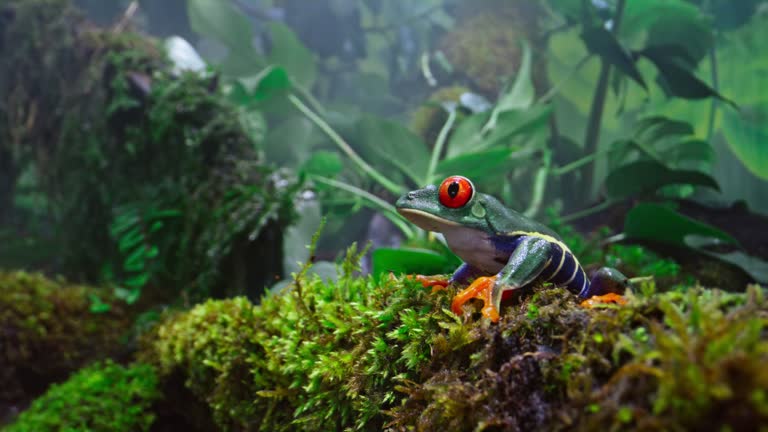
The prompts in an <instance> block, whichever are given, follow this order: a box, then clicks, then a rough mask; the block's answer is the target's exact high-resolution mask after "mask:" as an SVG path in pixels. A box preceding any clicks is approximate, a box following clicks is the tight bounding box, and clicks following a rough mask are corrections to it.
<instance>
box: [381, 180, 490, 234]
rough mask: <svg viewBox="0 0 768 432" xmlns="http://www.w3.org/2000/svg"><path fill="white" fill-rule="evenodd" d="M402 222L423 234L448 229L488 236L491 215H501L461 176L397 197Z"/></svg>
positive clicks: (483, 195)
mask: <svg viewBox="0 0 768 432" xmlns="http://www.w3.org/2000/svg"><path fill="white" fill-rule="evenodd" d="M395 206H396V207H397V211H398V212H400V214H401V215H403V216H405V218H406V219H408V220H409V221H411V222H413V223H414V224H416V225H418V226H419V227H420V228H422V229H425V230H427V231H436V232H445V231H446V230H447V229H450V228H451V227H459V226H460V227H466V228H474V229H478V230H481V231H484V232H487V233H492V232H493V231H494V230H493V227H492V226H491V221H492V219H493V217H494V215H498V214H500V213H502V212H504V208H503V206H502V205H501V203H499V202H498V201H497V200H496V199H495V198H493V197H491V196H489V195H485V194H481V193H477V191H475V187H474V185H473V184H472V182H471V181H470V180H469V179H468V178H466V177H461V176H451V177H448V178H447V179H445V180H443V182H442V183H441V184H440V186H439V187H437V186H434V185H429V186H427V187H425V188H423V189H417V190H415V191H411V192H408V193H406V194H405V195H403V196H402V197H400V199H398V200H397V203H396V204H395Z"/></svg>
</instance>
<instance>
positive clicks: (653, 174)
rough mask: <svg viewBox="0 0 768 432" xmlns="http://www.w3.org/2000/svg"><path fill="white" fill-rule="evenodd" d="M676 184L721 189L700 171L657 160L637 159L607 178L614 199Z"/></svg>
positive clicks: (607, 186)
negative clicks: (679, 168) (667, 164)
mask: <svg viewBox="0 0 768 432" xmlns="http://www.w3.org/2000/svg"><path fill="white" fill-rule="evenodd" d="M674 184H688V185H692V186H703V187H709V188H712V189H715V190H719V187H718V185H717V182H716V181H715V180H714V179H713V178H712V177H710V176H709V175H707V174H704V173H701V172H698V171H689V170H675V169H670V168H667V167H666V166H664V165H662V164H661V163H659V162H656V161H637V162H632V163H630V164H628V165H623V166H621V167H619V168H617V169H615V170H614V171H613V172H611V173H610V174H609V175H608V177H607V178H606V180H605V186H606V189H607V192H608V196H610V197H611V198H613V199H622V198H627V197H630V196H633V195H637V194H642V193H650V192H655V191H657V190H658V189H659V188H661V187H664V186H669V185H674Z"/></svg>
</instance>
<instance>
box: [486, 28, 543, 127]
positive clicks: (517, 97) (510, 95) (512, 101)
mask: <svg viewBox="0 0 768 432" xmlns="http://www.w3.org/2000/svg"><path fill="white" fill-rule="evenodd" d="M522 46H523V58H522V61H521V62H520V69H519V70H518V71H517V76H516V77H515V80H514V82H512V85H507V86H506V87H505V88H504V90H503V91H502V93H501V95H500V96H499V100H498V102H497V103H496V107H495V108H494V111H495V112H496V113H497V115H498V114H501V113H502V112H504V111H509V110H524V109H528V108H530V107H531V104H533V98H534V89H533V80H531V47H530V45H528V43H527V42H523V43H522Z"/></svg>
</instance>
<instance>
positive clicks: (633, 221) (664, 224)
mask: <svg viewBox="0 0 768 432" xmlns="http://www.w3.org/2000/svg"><path fill="white" fill-rule="evenodd" d="M624 233H625V234H626V235H627V236H628V237H630V238H633V239H639V240H650V241H654V242H658V243H664V244H670V245H673V246H677V247H687V244H686V243H685V238H686V236H689V235H700V236H706V237H714V238H717V239H720V240H722V241H723V242H726V243H731V244H737V241H736V239H734V238H733V237H731V236H730V235H728V234H727V233H725V232H723V231H721V230H719V229H718V228H715V227H713V226H711V225H707V224H705V223H703V222H699V221H697V220H694V219H691V218H689V217H687V216H684V215H681V214H680V213H678V212H676V211H674V210H672V209H670V208H669V207H667V206H663V205H660V204H652V203H643V204H639V205H637V206H635V207H634V208H633V209H632V210H630V211H629V213H627V217H626V219H625V220H624Z"/></svg>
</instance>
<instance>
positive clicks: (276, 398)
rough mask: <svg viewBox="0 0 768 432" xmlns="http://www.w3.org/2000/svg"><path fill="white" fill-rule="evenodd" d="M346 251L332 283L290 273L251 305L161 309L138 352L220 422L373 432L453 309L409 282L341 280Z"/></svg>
mask: <svg viewBox="0 0 768 432" xmlns="http://www.w3.org/2000/svg"><path fill="white" fill-rule="evenodd" d="M358 258H359V255H356V256H354V253H353V254H352V255H351V258H350V259H349V260H348V261H347V262H346V263H345V264H344V265H343V266H342V268H341V269H340V271H341V272H342V275H341V276H342V277H341V282H339V283H338V284H336V283H326V282H323V281H321V280H319V279H313V280H307V279H306V278H305V277H304V276H301V275H300V276H298V279H297V282H296V283H295V284H294V285H293V286H292V288H291V289H289V290H287V291H286V292H283V293H281V294H277V295H272V296H268V297H265V298H264V299H263V300H262V303H261V304H260V305H258V306H254V305H252V304H251V303H250V302H249V301H248V300H246V299H244V298H236V299H231V300H224V301H208V302H206V303H204V304H202V305H200V306H198V307H196V308H194V309H192V310H191V311H189V312H186V313H181V314H177V315H175V316H172V317H170V318H168V319H167V320H166V321H165V322H164V323H162V324H161V325H160V326H159V327H158V328H157V329H156V331H155V332H154V333H153V334H150V335H148V337H147V338H146V343H145V347H144V349H143V353H142V355H141V356H140V358H141V359H142V361H148V362H150V363H152V364H155V365H157V367H158V370H159V371H160V374H161V376H162V377H163V378H165V379H166V380H167V379H173V378H174V377H176V376H179V375H181V376H183V377H184V380H185V384H186V387H187V388H188V389H189V390H191V392H192V393H193V394H194V395H196V396H197V397H198V398H200V399H201V400H205V401H206V402H207V403H208V405H209V406H210V407H211V409H212V412H213V415H214V418H215V420H216V422H217V424H218V425H219V426H220V427H221V428H222V429H223V430H231V429H247V430H270V431H278V430H297V429H301V430H342V429H344V428H357V429H374V430H375V429H380V428H381V426H382V425H383V424H384V423H385V422H386V421H387V419H388V417H387V416H386V415H384V413H383V412H382V409H383V408H387V407H392V406H394V405H395V404H396V403H399V401H400V400H401V399H402V398H403V396H404V395H403V394H402V393H399V392H398V391H397V390H396V388H395V385H396V384H397V383H400V382H407V381H408V380H417V379H418V377H419V370H420V369H421V367H422V366H423V365H425V364H426V363H427V362H428V361H429V358H430V344H429V341H430V340H431V338H432V336H433V335H434V334H436V333H439V332H440V327H439V323H440V322H441V321H446V320H447V321H451V320H452V319H453V317H451V316H450V313H447V312H445V311H443V310H441V309H439V308H436V307H435V305H436V303H435V298H434V296H432V295H430V294H429V292H428V291H425V290H424V289H423V288H421V287H420V286H417V284H414V283H403V282H402V281H397V280H394V279H392V280H389V279H386V278H385V279H384V280H382V281H381V283H376V282H374V281H373V280H371V279H369V278H358V277H353V276H352V273H353V272H354V271H355V270H356V265H354V264H353V263H354V262H356V260H357V259H358ZM437 297H438V298H441V297H446V298H443V301H444V302H446V301H448V300H447V294H445V293H444V294H438V295H437ZM457 337H459V336H457Z"/></svg>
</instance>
